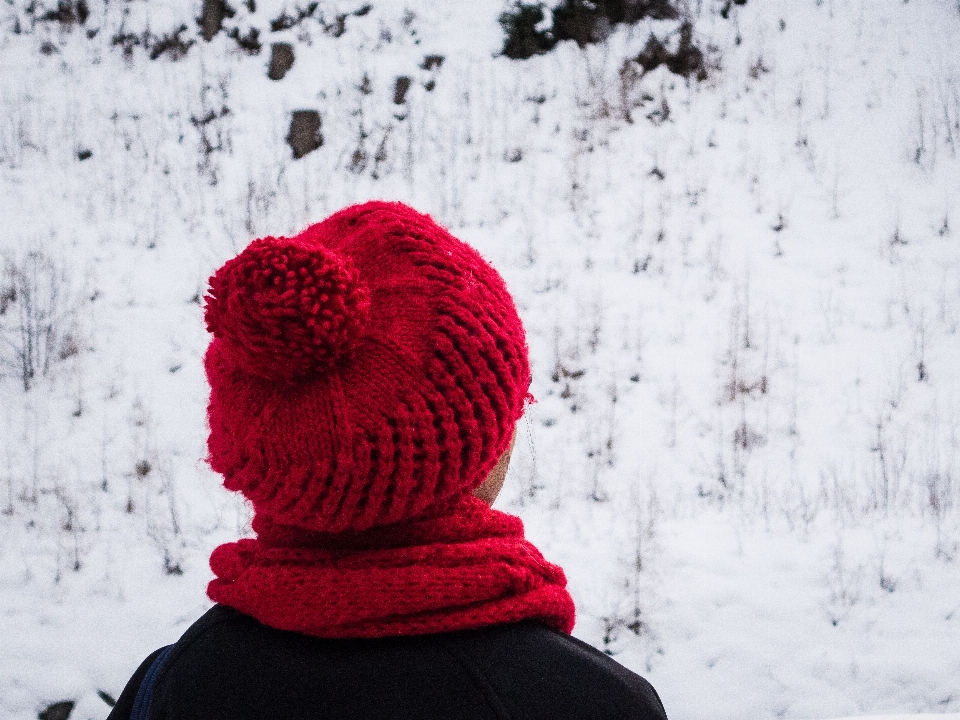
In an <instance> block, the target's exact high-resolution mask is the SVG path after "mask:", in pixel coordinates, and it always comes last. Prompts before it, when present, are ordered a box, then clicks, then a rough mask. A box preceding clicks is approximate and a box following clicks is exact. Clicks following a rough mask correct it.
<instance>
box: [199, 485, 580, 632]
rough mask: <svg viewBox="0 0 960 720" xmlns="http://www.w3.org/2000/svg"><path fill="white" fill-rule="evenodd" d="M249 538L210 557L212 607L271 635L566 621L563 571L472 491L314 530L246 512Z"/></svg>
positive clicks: (568, 606)
mask: <svg viewBox="0 0 960 720" xmlns="http://www.w3.org/2000/svg"><path fill="white" fill-rule="evenodd" d="M253 529H254V531H255V532H256V533H257V538H256V539H243V540H239V541H238V542H233V543H228V544H226V545H221V546H220V547H218V548H217V549H216V550H214V552H213V554H212V555H211V557H210V567H211V568H212V569H213V572H214V574H215V575H216V576H217V577H216V578H215V579H214V580H213V581H211V582H210V585H209V586H208V588H207V594H208V595H209V596H210V598H211V599H212V600H214V601H215V602H218V603H221V604H223V605H228V606H230V607H233V608H235V609H236V610H239V611H240V612H242V613H244V614H246V615H250V616H252V617H254V618H256V619H257V620H259V621H260V622H262V623H263V624H265V625H268V626H270V627H274V628H277V629H280V630H292V631H295V632H300V633H305V634H307V635H315V636H318V637H324V638H372V637H386V636H392V635H421V634H426V633H437V632H445V631H451V630H465V629H471V628H480V627H485V626H488V625H496V624H500V623H509V622H516V621H519V620H524V619H536V620H539V621H541V622H543V623H545V624H546V625H548V626H550V627H553V628H555V629H557V630H559V631H561V632H564V633H569V632H570V631H571V630H572V629H573V624H574V606H573V600H572V599H571V597H570V594H569V593H568V592H567V590H566V577H565V576H564V574H563V570H562V569H561V568H559V567H558V566H556V565H553V564H551V563H549V562H547V561H546V560H545V559H544V558H543V555H541V554H540V551H539V550H537V548H536V547H534V546H533V545H532V544H531V543H530V542H528V541H527V540H526V539H525V538H524V535H523V523H522V522H521V521H520V519H519V518H517V517H514V516H512V515H508V514H506V513H503V512H500V511H498V510H493V509H491V508H489V507H488V506H487V505H486V504H484V503H483V502H482V501H480V500H478V499H477V498H474V497H473V496H467V497H461V498H459V499H457V500H454V501H451V502H450V503H449V504H448V505H447V506H446V507H445V508H443V510H442V512H441V513H440V514H438V515H436V516H434V517H431V518H428V519H422V520H418V521H415V522H407V523H401V524H397V525H394V526H385V527H380V528H374V529H372V530H367V531H364V532H357V533H326V534H325V533H316V532H310V531H305V530H303V529H301V528H296V527H291V526H281V525H277V524H275V523H272V522H271V521H270V520H268V519H266V518H263V517H261V516H259V515H258V516H256V517H255V518H254V522H253Z"/></svg>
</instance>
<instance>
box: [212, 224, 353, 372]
mask: <svg viewBox="0 0 960 720" xmlns="http://www.w3.org/2000/svg"><path fill="white" fill-rule="evenodd" d="M205 300H206V312H205V320H206V324H207V329H208V330H209V331H210V332H211V333H213V335H214V337H215V338H218V339H222V340H224V341H225V342H226V343H228V344H229V346H230V349H231V350H234V351H235V352H232V353H231V355H234V356H235V357H236V359H237V360H238V361H239V363H240V365H241V367H242V369H243V370H245V371H246V372H249V373H251V374H254V375H258V376H260V377H264V378H267V379H270V380H293V379H298V378H304V377H308V376H311V375H315V374H318V373H322V372H323V371H325V370H327V369H328V368H330V367H331V366H332V365H334V364H335V363H336V362H337V361H338V360H339V359H340V358H342V357H344V356H345V355H346V354H347V353H349V351H350V350H351V348H352V347H353V345H354V344H355V343H356V340H357V338H358V337H359V335H360V332H361V330H362V328H363V325H364V322H365V320H366V316H367V313H368V312H369V308H370V299H369V292H368V290H367V287H366V285H365V284H364V283H362V282H361V280H360V277H359V274H358V273H357V270H356V268H355V267H354V266H353V263H352V262H351V261H350V259H349V258H347V257H345V256H343V255H340V254H338V253H335V252H334V251H332V250H329V249H328V248H325V247H322V246H313V245H311V246H307V245H305V244H303V243H301V242H299V241H297V240H291V239H289V238H273V237H266V238H262V239H260V240H254V241H253V242H252V243H250V245H249V246H248V247H247V248H246V249H245V250H244V251H243V252H242V253H240V254H239V255H238V256H237V257H235V258H233V259H232V260H230V261H228V262H227V263H226V264H224V266H223V267H221V268H220V269H219V270H218V271H217V272H216V273H215V274H214V275H213V277H211V278H210V289H209V292H208V294H207V296H206V298H205Z"/></svg>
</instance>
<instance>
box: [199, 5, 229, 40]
mask: <svg viewBox="0 0 960 720" xmlns="http://www.w3.org/2000/svg"><path fill="white" fill-rule="evenodd" d="M232 16H233V9H232V8H230V6H229V5H227V2H226V0H203V9H202V10H201V11H200V34H201V35H202V36H203V39H204V40H206V41H207V42H210V41H211V40H213V36H214V35H216V34H217V33H218V32H220V30H222V29H223V21H224V19H225V18H228V17H232Z"/></svg>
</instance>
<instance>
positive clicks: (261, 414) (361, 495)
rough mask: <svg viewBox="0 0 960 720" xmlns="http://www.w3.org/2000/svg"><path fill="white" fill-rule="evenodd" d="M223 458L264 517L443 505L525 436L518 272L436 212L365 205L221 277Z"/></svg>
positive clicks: (259, 245)
mask: <svg viewBox="0 0 960 720" xmlns="http://www.w3.org/2000/svg"><path fill="white" fill-rule="evenodd" d="M206 323H207V327H208V329H209V331H210V332H211V333H212V334H213V336H214V339H213V342H212V343H211V344H210V347H209V349H208V351H207V354H206V358H205V367H206V372H207V378H208V380H209V382H210V388H211V393H210V404H209V408H208V415H209V422H210V437H209V441H208V450H209V462H210V465H211V467H212V468H213V469H214V470H215V471H217V472H219V473H221V474H222V475H223V476H224V479H225V485H226V487H227V488H228V489H230V490H238V491H240V492H242V493H243V494H244V495H245V496H246V497H247V498H249V500H250V501H251V502H252V503H253V507H254V511H255V513H256V515H257V517H258V518H259V519H260V521H261V522H267V523H270V524H275V525H284V526H292V527H297V528H302V529H304V530H308V531H313V532H323V533H327V532H330V533H340V532H344V531H363V530H368V529H370V528H374V527H378V526H383V525H387V524H390V523H396V522H399V521H407V520H414V519H418V518H422V517H429V516H430V515H431V514H435V513H437V512H440V510H439V509H440V508H441V507H443V506H444V505H445V504H447V503H448V502H455V501H458V500H459V499H461V498H463V497H464V496H466V495H469V494H470V493H471V492H472V491H473V490H474V488H476V487H477V486H478V485H479V484H480V483H481V482H483V480H484V479H485V478H486V476H487V474H488V473H489V472H490V470H491V469H492V468H493V466H494V465H495V464H496V462H497V459H498V458H499V457H500V455H501V454H502V453H503V452H504V451H505V450H506V448H507V446H508V445H509V444H510V439H511V436H512V433H513V429H514V426H515V424H516V421H517V419H518V418H519V417H520V415H521V413H522V412H523V406H524V403H525V400H526V398H527V389H528V387H529V384H530V368H529V364H528V360H527V348H526V344H525V340H524V332H523V326H522V325H521V323H520V318H519V317H518V316H517V311H516V308H515V307H514V304H513V301H512V300H511V298H510V295H509V293H508V292H507V289H506V286H505V285H504V282H503V280H502V278H501V277H500V276H499V275H498V274H497V272H496V271H495V270H494V269H493V268H492V267H491V266H490V265H488V264H487V263H486V262H485V261H484V260H483V258H481V257H480V255H479V254H478V253H477V252H476V251H475V250H473V249H472V248H470V247H469V246H467V245H466V244H464V243H463V242H461V241H459V240H457V239H456V238H455V237H453V236H452V235H451V234H450V233H449V232H447V231H446V230H445V229H443V228H442V227H440V226H439V225H437V224H436V223H435V222H433V220H431V219H430V218H429V217H428V216H426V215H422V214H420V213H418V212H416V211H414V210H412V209H411V208H409V207H407V206H405V205H403V204H401V203H393V202H368V203H365V204H363V205H355V206H353V207H349V208H346V209H344V210H341V211H340V212H338V213H336V214H334V215H332V216H331V217H329V218H327V219H326V220H324V221H323V222H321V223H318V224H316V225H313V226H311V227H309V228H307V229H306V230H304V231H303V232H301V233H300V234H299V235H297V236H296V237H292V238H274V237H266V238H263V239H260V240H256V241H254V242H253V243H251V244H250V245H249V246H248V247H247V248H246V249H245V250H244V251H243V252H241V253H240V255H238V256H237V257H235V258H234V259H232V260H230V261H228V262H227V263H226V264H225V265H224V266H223V267H222V268H220V270H218V271H217V273H216V274H215V275H214V276H213V277H212V278H211V280H210V291H209V294H208V295H207V297H206Z"/></svg>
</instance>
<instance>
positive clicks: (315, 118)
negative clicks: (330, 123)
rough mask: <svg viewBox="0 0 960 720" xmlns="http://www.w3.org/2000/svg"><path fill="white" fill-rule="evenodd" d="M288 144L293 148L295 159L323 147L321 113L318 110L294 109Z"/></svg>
mask: <svg viewBox="0 0 960 720" xmlns="http://www.w3.org/2000/svg"><path fill="white" fill-rule="evenodd" d="M287 144H288V145H289V146H290V148H291V149H292V150H293V159H294V160H299V159H300V158H302V157H303V156H304V155H307V154H308V153H311V152H313V151H314V150H316V149H317V148H319V147H321V146H322V145H323V135H321V134H320V113H318V112H317V111H316V110H294V111H293V117H292V118H291V120H290V132H289V133H288V134H287Z"/></svg>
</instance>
